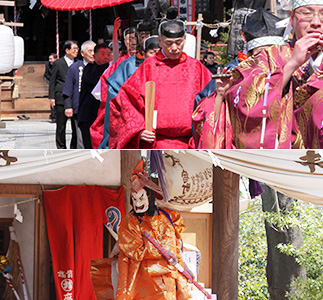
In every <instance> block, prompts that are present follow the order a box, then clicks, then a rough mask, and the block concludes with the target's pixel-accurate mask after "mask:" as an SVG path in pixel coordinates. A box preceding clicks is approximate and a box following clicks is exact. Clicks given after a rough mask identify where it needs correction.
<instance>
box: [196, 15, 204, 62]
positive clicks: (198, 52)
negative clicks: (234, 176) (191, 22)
mask: <svg viewBox="0 0 323 300" xmlns="http://www.w3.org/2000/svg"><path fill="white" fill-rule="evenodd" d="M202 20H203V17H202V14H198V17H197V22H198V21H202ZM201 42H202V28H200V29H198V30H197V38H196V59H197V60H200V58H201Z"/></svg>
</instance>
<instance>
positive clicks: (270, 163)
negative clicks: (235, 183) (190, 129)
mask: <svg viewBox="0 0 323 300" xmlns="http://www.w3.org/2000/svg"><path fill="white" fill-rule="evenodd" d="M187 155H190V156H192V163H193V157H195V158H197V159H198V160H197V161H199V159H203V160H205V161H208V162H210V163H211V162H212V163H214V164H215V165H220V166H222V167H223V168H224V169H226V170H229V171H231V172H234V173H237V174H239V175H244V176H246V177H249V178H252V179H254V180H257V181H260V182H263V183H266V184H268V185H269V186H271V187H272V188H274V189H276V190H278V191H280V192H282V193H284V194H286V195H289V196H291V197H294V198H297V199H299V200H303V201H307V202H311V203H314V204H319V205H323V153H322V150H212V151H187Z"/></svg>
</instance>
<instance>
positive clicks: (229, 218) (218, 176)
mask: <svg viewBox="0 0 323 300" xmlns="http://www.w3.org/2000/svg"><path fill="white" fill-rule="evenodd" d="M238 247H239V175H237V174H235V173H232V172H230V171H226V170H224V171H223V170H222V169H221V168H219V167H213V231H212V293H213V294H217V299H218V300H235V299H238V255H239V252H238V250H239V249H238Z"/></svg>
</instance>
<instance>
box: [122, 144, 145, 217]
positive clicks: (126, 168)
mask: <svg viewBox="0 0 323 300" xmlns="http://www.w3.org/2000/svg"><path fill="white" fill-rule="evenodd" d="M120 151H121V184H122V185H123V186H124V187H125V191H124V192H125V201H126V212H127V213H128V212H129V211H130V210H131V205H130V178H131V175H132V171H133V169H134V168H135V166H136V165H137V163H138V162H139V160H140V159H141V151H140V150H120Z"/></svg>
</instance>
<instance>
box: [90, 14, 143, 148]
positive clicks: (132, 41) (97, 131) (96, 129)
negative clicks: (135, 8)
mask: <svg viewBox="0 0 323 300" xmlns="http://www.w3.org/2000/svg"><path fill="white" fill-rule="evenodd" d="M120 25H121V20H120V18H117V19H116V20H115V23H114V27H113V40H114V42H115V41H116V42H118V33H117V31H118V29H119V28H120ZM123 35H124V40H125V45H126V48H127V53H126V54H125V55H123V56H121V57H120V58H118V59H117V60H116V61H115V62H114V63H112V64H111V65H110V67H109V68H107V69H106V70H105V72H104V73H103V74H102V76H101V77H100V85H101V90H100V92H101V94H100V100H101V103H100V107H99V110H98V116H97V117H96V119H95V121H94V123H93V124H92V126H91V127H90V134H91V141H92V147H93V148H94V149H97V148H98V147H99V145H100V143H101V141H102V139H103V129H104V114H105V105H106V102H107V96H108V85H107V79H108V78H109V77H110V75H111V74H112V73H113V72H114V71H115V70H116V68H117V67H118V66H119V65H120V64H121V63H122V62H123V61H124V60H126V59H127V58H129V57H130V56H132V55H134V54H136V51H137V38H136V30H135V28H134V27H130V28H127V29H126V30H125V31H124V33H123ZM114 52H115V51H114ZM114 56H115V55H114Z"/></svg>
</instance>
